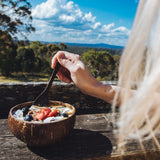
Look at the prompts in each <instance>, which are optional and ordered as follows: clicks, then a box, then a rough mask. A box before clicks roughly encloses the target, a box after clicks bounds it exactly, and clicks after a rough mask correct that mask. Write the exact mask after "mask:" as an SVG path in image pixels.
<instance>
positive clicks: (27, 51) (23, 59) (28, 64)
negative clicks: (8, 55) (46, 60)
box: [16, 47, 35, 72]
mask: <svg viewBox="0 0 160 160" xmlns="http://www.w3.org/2000/svg"><path fill="white" fill-rule="evenodd" d="M16 59H17V63H18V65H19V66H18V67H17V68H19V70H20V71H23V72H32V71H33V69H34V63H35V62H34V61H35V55H34V52H33V50H32V49H31V48H26V47H20V48H18V50H17V57H16Z"/></svg>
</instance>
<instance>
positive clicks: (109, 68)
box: [0, 0, 121, 80]
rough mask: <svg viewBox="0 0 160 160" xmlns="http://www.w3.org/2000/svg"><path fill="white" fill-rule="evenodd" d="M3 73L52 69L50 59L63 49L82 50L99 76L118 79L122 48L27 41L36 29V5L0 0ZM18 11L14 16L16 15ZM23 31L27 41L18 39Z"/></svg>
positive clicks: (0, 59)
mask: <svg viewBox="0 0 160 160" xmlns="http://www.w3.org/2000/svg"><path fill="white" fill-rule="evenodd" d="M0 7H1V9H0V74H1V75H3V76H12V74H15V73H32V74H33V75H34V74H36V73H40V74H48V76H49V74H50V73H51V68H50V62H51V58H52V57H53V56H54V54H55V53H56V52H57V51H59V50H65V51H70V52H72V53H76V54H80V55H81V58H82V60H83V61H84V63H85V64H86V65H87V67H88V68H89V70H90V72H91V73H92V75H93V76H94V77H96V78H97V79H99V80H117V78H118V65H119V59H120V55H121V50H111V49H104V48H87V47H71V46H67V45H66V44H65V43H59V44H56V43H42V42H40V41H31V42H30V41H27V35H28V34H30V33H31V32H34V31H35V30H36V28H34V27H33V26H32V10H31V8H32V6H31V4H30V3H29V1H28V0H16V1H14V0H5V1H0ZM12 15H14V16H12ZM18 35H21V37H23V38H24V39H25V41H21V40H18Z"/></svg>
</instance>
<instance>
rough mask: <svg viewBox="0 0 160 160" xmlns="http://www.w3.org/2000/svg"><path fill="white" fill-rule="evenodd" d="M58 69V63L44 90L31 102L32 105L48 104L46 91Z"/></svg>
mask: <svg viewBox="0 0 160 160" xmlns="http://www.w3.org/2000/svg"><path fill="white" fill-rule="evenodd" d="M59 68H60V63H59V62H57V64H56V66H55V68H54V69H53V70H52V74H51V77H50V80H49V82H48V84H47V86H46V88H45V89H44V90H43V91H42V92H41V93H40V94H39V95H38V96H37V97H36V99H35V100H34V101H33V103H32V105H36V104H39V105H41V104H42V105H44V104H45V103H47V102H48V91H49V89H50V87H51V85H52V82H53V80H54V78H55V76H56V74H57V72H58V70H59Z"/></svg>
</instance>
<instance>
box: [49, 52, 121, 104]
mask: <svg viewBox="0 0 160 160" xmlns="http://www.w3.org/2000/svg"><path fill="white" fill-rule="evenodd" d="M57 61H58V62H59V63H60V64H61V68H60V69H59V71H58V73H57V76H58V78H59V79H60V80H61V81H64V82H66V83H70V82H73V83H74V84H75V85H76V86H77V87H78V88H79V89H80V90H81V91H82V92H83V93H85V94H88V95H90V96H93V97H97V98H100V99H103V100H104V101H106V102H108V103H112V102H113V99H114V96H115V93H116V92H117V91H118V89H119V87H117V86H114V85H106V84H103V83H102V82H100V81H98V80H97V79H95V78H94V77H93V76H92V75H91V73H90V72H89V71H88V69H87V67H86V66H85V64H84V63H83V62H82V60H81V58H80V56H79V55H76V54H73V53H69V52H65V51H59V52H57V54H56V55H55V56H54V57H53V58H52V64H51V67H52V68H54V67H55V65H56V62H57ZM116 103H117V104H119V103H120V102H119V96H118V98H117V102H116Z"/></svg>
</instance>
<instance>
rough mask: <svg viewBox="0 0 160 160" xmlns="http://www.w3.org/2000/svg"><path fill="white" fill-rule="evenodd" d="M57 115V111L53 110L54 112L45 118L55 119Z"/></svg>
mask: <svg viewBox="0 0 160 160" xmlns="http://www.w3.org/2000/svg"><path fill="white" fill-rule="evenodd" d="M58 114H59V113H58V111H57V110H56V109H55V110H54V111H52V112H50V113H49V114H48V116H47V117H53V116H54V117H56V116H57V115H58Z"/></svg>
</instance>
